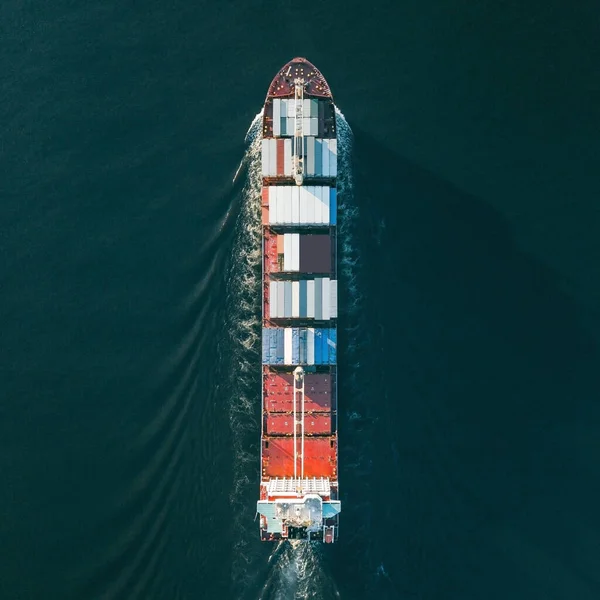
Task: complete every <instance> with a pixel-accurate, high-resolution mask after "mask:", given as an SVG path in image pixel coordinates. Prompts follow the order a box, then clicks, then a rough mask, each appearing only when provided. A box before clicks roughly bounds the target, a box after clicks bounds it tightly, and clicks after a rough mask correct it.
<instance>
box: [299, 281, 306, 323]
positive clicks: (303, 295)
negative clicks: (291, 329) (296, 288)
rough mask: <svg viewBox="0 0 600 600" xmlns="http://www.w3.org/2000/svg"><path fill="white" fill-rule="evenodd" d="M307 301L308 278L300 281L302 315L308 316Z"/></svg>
mask: <svg viewBox="0 0 600 600" xmlns="http://www.w3.org/2000/svg"><path fill="white" fill-rule="evenodd" d="M306 314H307V302H306V279H302V280H301V281H300V317H306Z"/></svg>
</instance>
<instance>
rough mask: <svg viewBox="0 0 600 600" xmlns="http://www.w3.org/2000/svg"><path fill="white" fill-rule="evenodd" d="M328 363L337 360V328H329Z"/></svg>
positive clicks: (332, 363)
mask: <svg viewBox="0 0 600 600" xmlns="http://www.w3.org/2000/svg"><path fill="white" fill-rule="evenodd" d="M329 339H330V340H331V343H330V344H329V364H330V365H335V364H336V362H337V329H330V330H329Z"/></svg>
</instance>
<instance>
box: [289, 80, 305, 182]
mask: <svg viewBox="0 0 600 600" xmlns="http://www.w3.org/2000/svg"><path fill="white" fill-rule="evenodd" d="M294 85H295V88H294V101H295V110H294V119H295V121H294V162H293V166H292V174H293V176H294V181H295V182H296V185H302V182H303V181H304V131H303V129H302V126H303V123H304V79H301V78H297V79H294Z"/></svg>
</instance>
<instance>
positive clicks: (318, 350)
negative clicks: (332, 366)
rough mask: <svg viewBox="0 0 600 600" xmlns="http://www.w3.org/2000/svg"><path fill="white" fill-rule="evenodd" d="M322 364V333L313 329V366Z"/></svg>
mask: <svg viewBox="0 0 600 600" xmlns="http://www.w3.org/2000/svg"><path fill="white" fill-rule="evenodd" d="M322 364H323V332H322V330H321V329H315V365H322Z"/></svg>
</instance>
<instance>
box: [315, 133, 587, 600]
mask: <svg viewBox="0 0 600 600" xmlns="http://www.w3.org/2000/svg"><path fill="white" fill-rule="evenodd" d="M354 182H355V192H354V194H355V202H356V204H357V206H358V210H359V214H360V217H359V227H358V228H357V232H358V237H357V239H356V244H357V251H358V253H359V255H360V266H359V268H358V269H357V273H356V275H357V286H358V288H359V289H360V291H361V294H362V296H363V299H362V307H361V308H362V310H361V312H360V314H358V315H356V316H355V319H356V323H355V325H356V330H355V332H354V333H353V334H352V335H351V337H352V338H353V339H350V340H349V339H348V335H347V334H346V335H345V336H344V335H342V332H340V344H341V352H340V384H339V385H340V389H339V394H340V406H341V407H342V415H341V417H340V418H341V422H340V436H341V446H340V483H341V491H342V498H341V499H342V506H343V511H342V520H341V523H340V539H339V543H338V544H337V545H336V547H335V548H334V549H332V552H331V553H328V554H327V557H326V560H327V562H329V563H330V564H329V567H330V569H331V572H332V576H333V577H334V579H335V580H336V581H337V582H338V584H339V588H340V594H341V597H342V598H364V597H368V596H369V595H371V594H376V597H378V598H390V599H391V598H444V599H449V598H459V597H460V598H465V597H469V598H475V597H486V598H505V597H508V596H509V595H512V596H513V597H515V596H514V593H515V592H520V593H522V594H523V595H525V594H526V593H528V594H529V597H533V596H535V595H536V594H537V593H539V590H540V589H544V590H549V589H550V588H551V587H554V588H556V587H559V588H563V589H565V590H566V589H571V590H575V595H574V596H572V597H578V598H588V597H590V598H591V597H592V595H591V590H593V589H594V585H595V586H596V588H597V584H594V575H593V569H592V568H591V566H590V568H589V569H587V571H586V567H585V566H584V565H585V564H586V562H585V561H586V556H585V548H584V546H578V545H577V543H576V541H577V536H574V535H573V534H572V532H573V531H585V530H586V528H587V527H591V526H592V524H593V523H596V524H597V517H596V516H595V509H594V506H595V505H597V501H598V498H597V497H595V498H592V497H591V496H590V494H589V493H588V492H589V490H586V489H584V488H585V483H584V482H585V474H586V473H590V474H591V473H592V469H593V468H594V467H593V461H594V459H595V457H593V456H591V453H588V454H589V456H588V455H586V453H585V452H584V449H585V444H581V443H580V442H578V439H580V440H581V439H583V440H592V439H594V438H593V430H592V429H591V426H586V423H585V422H584V421H583V420H582V417H583V415H588V416H589V417H590V421H593V420H594V419H593V418H592V417H595V418H596V419H597V417H598V416H599V415H598V410H597V408H596V407H595V406H594V405H593V402H594V399H595V398H597V397H598V391H599V390H598V384H597V382H595V381H594V380H593V379H592V377H593V372H594V369H593V365H594V362H596V364H597V359H598V351H597V348H596V346H595V345H594V342H593V341H592V338H591V336H589V335H588V334H587V333H586V331H585V330H584V327H583V326H582V324H581V322H580V320H579V317H578V310H577V307H576V305H575V304H574V302H573V301H572V299H570V298H569V297H568V296H567V295H566V294H565V293H564V292H563V291H562V287H561V285H562V281H561V280H560V278H559V277H558V275H557V274H556V273H554V272H553V271H552V270H551V269H549V268H548V267H546V266H545V265H543V264H542V263H541V262H540V261H539V260H538V259H537V258H535V257H533V256H531V255H528V254H527V253H525V252H524V251H522V250H521V249H520V248H519V247H518V246H517V243H516V241H515V238H514V236H513V234H512V232H511V229H510V225H509V223H508V222H507V220H506V219H505V217H503V216H502V215H501V214H500V213H499V212H497V210H495V209H494V208H493V207H492V206H491V205H490V204H488V203H486V201H485V199H483V198H476V197H473V196H471V195H469V194H466V193H464V192H462V191H461V190H459V189H457V188H456V187H455V186H453V185H452V184H450V183H448V182H446V181H444V180H443V179H441V178H439V177H438V176H436V175H435V174H433V173H430V172H428V171H426V170H424V169H421V168H419V167H418V166H416V165H414V164H411V163H410V162H408V161H407V160H405V159H403V158H402V157H401V156H399V155H397V154H395V153H394V152H393V151H391V150H389V149H388V148H385V147H383V146H381V145H380V144H379V143H378V142H376V141H375V140H373V139H372V138H371V137H370V136H369V135H367V134H365V133H364V132H361V131H356V130H355V131H354ZM542 209H543V207H542ZM341 290H344V282H343V281H341ZM343 303H344V297H343V292H340V305H341V306H342V305H343ZM342 318H343V315H342ZM349 343H358V353H357V354H356V355H355V356H350V357H349V356H348V355H347V354H344V345H345V344H346V345H348V344H349ZM357 357H358V358H357ZM358 359H359V360H358ZM350 373H351V374H352V377H348V376H347V374H350ZM328 550H329V549H328ZM588 564H589V559H588ZM491 582H493V585H491V586H490V583H491ZM588 593H589V595H588ZM532 594H533V596H532ZM324 597H326V596H324Z"/></svg>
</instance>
